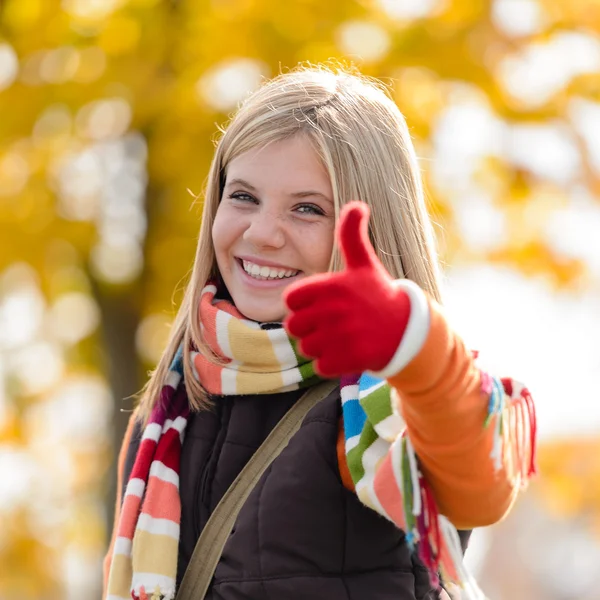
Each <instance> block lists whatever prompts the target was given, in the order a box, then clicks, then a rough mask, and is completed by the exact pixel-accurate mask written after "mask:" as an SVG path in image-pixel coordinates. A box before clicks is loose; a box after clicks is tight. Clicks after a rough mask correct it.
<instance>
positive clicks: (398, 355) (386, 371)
mask: <svg viewBox="0 0 600 600" xmlns="http://www.w3.org/2000/svg"><path fill="white" fill-rule="evenodd" d="M393 285H394V287H396V288H397V289H399V290H401V291H403V292H404V293H406V294H407V295H408V298H409V300H410V316H409V318H408V323H407V325H406V330H405V331H404V335H403V336H402V340H401V341H400V345H399V346H398V348H397V349H396V352H395V353H394V356H393V357H392V360H390V362H389V363H388V364H387V366H385V367H384V368H383V369H382V370H381V371H377V372H376V373H372V375H374V376H375V377H378V378H381V379H387V378H388V377H392V376H393V375H397V374H398V373H399V372H400V371H402V369H404V367H405V366H406V365H407V364H408V363H409V362H410V361H411V360H412V359H413V358H414V357H415V356H416V355H417V354H418V353H419V351H420V350H421V348H422V347H423V344H424V343H425V340H426V339H427V334H428V333H429V325H430V321H431V319H430V315H429V302H428V301H427V296H426V295H425V292H424V291H423V290H422V289H421V288H420V287H419V286H418V285H417V284H416V283H414V282H413V281H410V280H409V279H399V280H396V281H394V282H393Z"/></svg>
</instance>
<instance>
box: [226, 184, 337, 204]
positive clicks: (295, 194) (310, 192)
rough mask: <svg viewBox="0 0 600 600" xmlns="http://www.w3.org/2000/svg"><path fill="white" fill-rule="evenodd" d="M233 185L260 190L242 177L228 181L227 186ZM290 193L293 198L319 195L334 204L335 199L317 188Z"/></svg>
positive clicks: (255, 190) (253, 190) (254, 190)
mask: <svg viewBox="0 0 600 600" xmlns="http://www.w3.org/2000/svg"><path fill="white" fill-rule="evenodd" d="M231 185H241V186H243V187H245V188H247V189H249V190H250V191H252V192H258V190H257V189H256V188H255V187H254V186H253V185H252V184H251V183H248V182H247V181H246V180H245V179H240V178H235V179H232V180H231V181H228V182H227V185H226V187H229V186H231ZM289 195H290V196H291V197H292V198H308V197H310V196H317V197H319V198H322V199H323V200H326V201H327V202H331V203H332V204H333V200H332V199H331V198H329V197H328V196H326V195H325V194H323V193H322V192H318V191H317V190H304V191H302V192H293V193H291V194H289Z"/></svg>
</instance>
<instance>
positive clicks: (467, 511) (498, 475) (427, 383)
mask: <svg viewBox="0 0 600 600" xmlns="http://www.w3.org/2000/svg"><path fill="white" fill-rule="evenodd" d="M368 214H369V212H368V207H367V206H366V205H364V204H363V203H351V204H350V205H348V206H346V207H344V210H343V211H342V215H341V217H340V224H339V230H338V233H339V243H340V246H341V250H342V253H343V255H344V258H345V263H346V269H345V270H344V271H342V272H339V273H326V274H321V275H317V276H314V277H311V278H309V279H308V280H305V281H301V282H298V283H297V284H294V285H292V286H290V287H289V288H288V289H287V290H286V294H285V301H286V304H287V306H288V308H289V310H290V314H289V315H288V317H287V318H286V321H285V326H286V328H287V329H288V331H289V333H290V334H291V335H292V336H294V337H296V338H298V339H299V340H300V341H299V344H298V348H299V350H300V352H301V353H302V354H304V355H305V356H310V357H313V358H315V370H316V371H317V372H318V373H320V374H321V375H323V376H324V377H338V376H343V377H342V402H343V413H344V429H345V434H346V435H345V439H344V440H343V442H344V446H342V448H341V450H343V452H342V451H340V445H338V456H339V457H340V461H339V462H340V470H341V473H342V479H343V481H344V483H345V484H346V485H347V486H348V482H350V484H351V486H348V487H354V488H355V491H356V493H357V495H358V497H359V499H360V500H361V501H362V502H363V503H364V504H366V505H367V506H370V507H371V508H373V509H374V510H376V511H378V512H380V513H381V514H382V515H384V516H386V517H387V518H388V519H390V520H391V521H393V522H394V523H395V524H396V525H397V526H398V527H400V528H402V529H403V530H404V531H405V532H406V538H407V542H408V543H409V545H412V544H413V543H414V542H415V541H419V542H420V543H419V547H420V555H421V558H422V559H423V561H424V563H425V564H426V566H427V567H428V568H429V570H430V572H431V573H433V574H434V577H435V572H436V571H437V567H438V566H440V565H441V566H444V568H445V575H446V576H447V577H446V579H447V580H450V581H462V582H463V585H466V586H467V587H469V588H470V589H473V590H474V589H475V587H476V586H475V587H472V586H474V585H475V584H474V583H472V581H471V579H470V577H469V576H468V574H467V573H466V572H465V571H464V569H462V567H461V557H462V549H461V544H460V539H459V537H458V535H457V533H456V529H455V528H454V527H453V525H454V526H456V527H459V528H461V529H468V528H471V527H473V526H478V525H484V524H485V525H487V524H489V523H492V522H494V521H496V520H498V519H500V518H501V517H502V516H504V514H506V512H507V511H508V510H509V508H510V506H511V504H512V502H513V500H514V497H515V495H516V493H517V491H518V490H519V489H520V487H522V485H524V483H525V482H526V480H527V476H528V475H530V474H531V473H532V472H533V460H534V444H535V413H534V411H533V404H532V401H531V397H530V396H529V394H528V393H526V390H524V389H522V390H521V393H515V392H517V391H518V387H517V386H513V385H512V384H511V382H510V381H507V382H506V385H503V383H504V382H500V381H499V380H492V379H491V378H490V377H489V376H487V375H486V374H484V373H482V372H480V371H479V370H478V369H477V368H476V367H475V365H474V363H473V358H472V355H471V354H470V353H468V352H467V351H466V349H465V347H464V344H463V343H462V341H461V339H460V338H459V337H458V336H457V335H456V334H455V333H454V332H453V331H452V330H451V329H450V327H449V326H448V324H447V322H446V320H445V318H444V317H443V315H442V312H441V309H440V307H439V306H438V305H437V304H436V303H435V302H434V301H433V300H431V299H430V298H428V296H427V295H426V293H425V292H424V291H423V290H422V289H421V288H420V287H419V286H418V285H416V284H415V283H413V282H410V281H408V280H401V281H398V282H394V281H393V280H392V278H391V276H390V275H389V274H388V273H387V272H386V270H385V269H384V267H383V265H382V264H381V262H380V261H379V259H378V258H377V257H376V255H375V252H374V250H373V247H372V246H371V244H370V241H369V235H368ZM365 372H366V373H365ZM369 372H370V373H371V374H374V375H375V376H376V378H379V379H381V378H386V379H387V381H388V383H389V384H390V386H391V388H392V391H391V393H390V387H387V390H386V389H385V388H382V387H381V386H380V384H383V383H384V382H381V381H380V382H379V383H378V382H377V379H375V380H373V377H368V376H367V375H368V373H369ZM349 373H354V374H361V373H362V374H363V375H351V376H349V375H347V374H349ZM344 380H347V381H346V383H345V384H344ZM363 383H364V384H365V385H366V386H367V387H366V388H361V384H363ZM376 390H378V391H376ZM417 457H418V459H417ZM342 459H345V461H344V460H342ZM440 513H441V514H440ZM442 515H444V516H442ZM469 597H479V595H478V593H476V594H475V596H469Z"/></svg>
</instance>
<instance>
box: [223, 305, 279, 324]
mask: <svg viewBox="0 0 600 600" xmlns="http://www.w3.org/2000/svg"><path fill="white" fill-rule="evenodd" d="M235 306H236V308H237V309H238V310H239V311H240V312H241V313H242V314H243V315H244V317H246V319H250V320H251V321H256V322H258V323H281V321H283V319H284V318H285V309H284V308H283V307H281V306H274V307H273V308H263V307H258V306H252V305H251V304H246V303H244V302H242V303H241V306H240V305H238V304H235Z"/></svg>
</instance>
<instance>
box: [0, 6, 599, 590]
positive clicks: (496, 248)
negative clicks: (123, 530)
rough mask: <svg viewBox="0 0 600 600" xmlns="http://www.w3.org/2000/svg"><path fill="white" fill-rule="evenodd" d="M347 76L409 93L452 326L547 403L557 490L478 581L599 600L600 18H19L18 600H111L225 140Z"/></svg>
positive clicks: (279, 11) (483, 545) (490, 363)
mask: <svg viewBox="0 0 600 600" xmlns="http://www.w3.org/2000/svg"><path fill="white" fill-rule="evenodd" d="M331 58H337V59H340V60H345V61H352V62H353V63H354V64H356V65H358V66H359V67H360V69H361V70H362V71H363V72H364V73H365V74H368V75H373V76H377V77H380V78H382V79H383V80H384V81H385V82H386V83H388V84H389V85H390V86H391V89H392V93H393V95H394V98H395V99H396V101H397V103H398V105H399V106H400V108H401V110H402V111H403V112H404V114H405V115H406V118H407V120H408V123H409V125H410V128H411V131H412V134H413V136H414V141H415V144H416V147H417V151H418V154H419V157H420V159H421V165H422V170H423V175H424V178H425V181H426V186H427V192H428V196H429V200H430V204H431V210H432V214H433V215H434V219H435V221H436V224H437V232H438V234H439V243H440V250H441V253H442V257H443V260H444V265H445V269H446V290H445V299H446V304H447V306H448V311H449V314H450V317H451V319H452V320H453V322H454V323H455V325H456V327H457V328H458V329H459V330H460V331H461V332H462V333H463V335H464V337H465V339H466V340H467V342H468V344H469V345H470V346H471V347H473V348H478V349H480V350H481V351H482V354H481V360H482V362H483V363H484V365H485V366H487V367H489V368H490V369H492V370H493V371H494V372H495V373H497V374H499V375H512V376H513V377H515V378H517V379H520V380H522V381H524V382H526V384H527V385H528V386H529V388H530V389H531V390H532V392H533V394H534V397H535V398H536V399H537V406H538V414H539V433H540V454H539V468H540V472H541V476H540V477H538V479H537V480H536V481H535V482H534V483H533V484H532V485H531V487H530V491H529V492H528V493H527V495H525V496H524V497H523V498H522V499H521V500H520V501H519V503H518V505H517V507H516V509H515V510H514V512H513V513H512V514H511V516H510V517H509V518H508V519H507V520H506V521H505V522H503V523H501V524H499V525H496V526H494V527H491V528H488V529H485V530H481V531H478V532H477V533H476V535H475V536H474V539H473V542H472V545H471V549H470V551H469V563H470V564H471V567H472V568H473V570H474V571H475V572H476V573H477V575H478V577H479V580H480V582H481V584H482V586H483V588H484V589H485V591H486V592H487V593H488V595H489V596H490V597H491V598H492V599H493V600H532V599H543V600H571V599H581V598H587V599H592V600H593V599H599V598H600V570H599V569H598V565H599V564H600V392H599V386H598V375H599V374H600V341H599V340H600V310H599V309H600V201H599V199H598V197H599V194H600V2H599V1H598V0H328V1H323V0H286V2H281V1H279V0H62V1H59V0H3V1H2V0H0V600H29V599H36V600H37V599H43V600H54V599H58V598H60V599H72V600H80V599H82V598H99V596H100V591H99V590H100V578H101V569H100V563H101V559H102V556H103V553H104V551H105V547H106V544H107V536H108V534H109V529H110V526H109V525H108V524H109V523H110V522H111V519H112V514H113V502H114V493H115V489H114V487H115V486H114V477H115V475H114V460H115V452H116V451H117V449H118V446H119V444H120V441H121V437H122V435H123V428H124V425H125V422H126V420H127V418H128V414H127V411H128V410H130V409H131V407H132V403H133V401H132V399H131V398H130V396H131V395H132V394H133V393H135V392H136V391H138V390H139V389H140V388H141V386H142V385H143V383H144V381H145V379H146V374H147V371H148V370H149V369H151V368H152V366H153V365H154V364H155V362H156V361H157V359H158V357H159V355H160V352H161V350H162V348H163V345H164V343H165V339H166V336H167V332H168V327H169V324H170V322H171V320H172V318H173V315H174V312H175V309H176V307H177V306H178V303H179V301H180V300H181V296H182V289H183V284H184V282H185V278H186V275H187V274H188V272H189V269H190V267H191V264H192V260H193V255H194V249H195V240H196V236H197V233H198V229H199V225H200V210H199V207H198V205H197V203H194V200H193V198H192V196H191V195H190V192H191V193H192V194H198V193H200V192H201V191H202V186H203V182H204V179H205V177H206V174H207V169H208V164H209V161H210V158H211V154H212V151H213V141H214V139H215V134H216V131H217V125H218V124H223V123H224V122H225V121H226V120H227V115H228V114H230V113H231V111H232V110H233V109H234V108H235V106H236V105H237V103H238V102H239V101H240V100H241V99H242V98H243V97H244V95H245V94H246V93H247V92H248V91H249V90H252V89H254V88H255V87H256V86H257V85H258V84H259V83H260V81H262V80H263V78H265V77H269V76H272V75H275V74H277V73H278V72H279V71H280V70H281V69H287V68H291V67H293V66H294V65H296V64H297V63H298V62H299V61H307V60H308V61H313V62H316V61H326V60H328V59H331ZM122 411H125V412H122Z"/></svg>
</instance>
